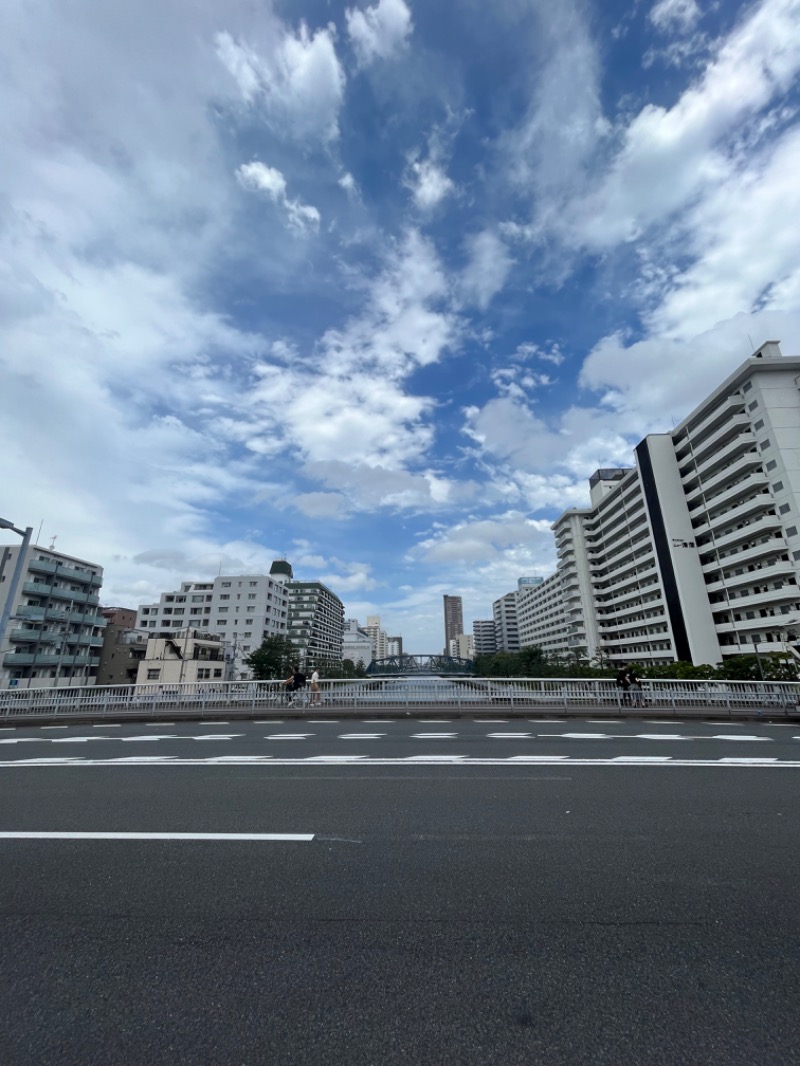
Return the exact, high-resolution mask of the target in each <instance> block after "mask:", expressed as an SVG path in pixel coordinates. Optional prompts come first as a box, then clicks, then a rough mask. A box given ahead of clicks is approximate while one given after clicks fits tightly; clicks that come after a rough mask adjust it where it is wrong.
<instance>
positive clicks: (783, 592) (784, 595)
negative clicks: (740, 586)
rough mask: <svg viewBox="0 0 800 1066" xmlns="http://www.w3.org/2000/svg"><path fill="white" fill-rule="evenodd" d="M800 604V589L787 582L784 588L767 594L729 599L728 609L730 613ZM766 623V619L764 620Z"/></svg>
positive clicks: (754, 594)
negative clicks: (770, 606) (777, 605)
mask: <svg viewBox="0 0 800 1066" xmlns="http://www.w3.org/2000/svg"><path fill="white" fill-rule="evenodd" d="M795 602H800V588H798V587H797V585H796V584H795V583H794V582H793V581H792V582H787V584H785V585H784V586H783V588H779V589H767V591H766V592H753V593H751V594H750V595H749V596H736V597H733V596H731V597H729V598H728V604H727V609H728V610H730V611H740V612H741V611H758V610H760V609H761V608H762V607H765V606H767V605H768V604H770V605H771V604H775V603H795ZM761 621H762V622H764V623H766V619H764V618H762V619H761Z"/></svg>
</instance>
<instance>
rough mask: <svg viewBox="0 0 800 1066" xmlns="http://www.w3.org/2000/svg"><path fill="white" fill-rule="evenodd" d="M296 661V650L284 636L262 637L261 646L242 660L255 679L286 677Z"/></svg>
mask: <svg viewBox="0 0 800 1066" xmlns="http://www.w3.org/2000/svg"><path fill="white" fill-rule="evenodd" d="M296 661H297V650H296V648H295V646H294V644H292V642H291V641H290V640H289V638H288V637H284V636H272V637H264V639H263V641H262V642H261V647H259V648H256V650H255V651H254V652H252V653H251V654H250V655H248V656H247V658H246V659H245V660H244V663H245V666H249V667H250V669H251V670H252V671H253V676H254V677H255V679H256V681H271V680H272V679H273V678H280V679H281V680H282V679H283V678H285V677H288V676H289V674H290V673H291V672H292V667H293V666H294V665H295V663H296Z"/></svg>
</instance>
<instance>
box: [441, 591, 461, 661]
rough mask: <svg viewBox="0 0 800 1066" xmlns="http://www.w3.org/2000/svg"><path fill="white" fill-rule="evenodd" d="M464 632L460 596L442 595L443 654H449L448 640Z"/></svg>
mask: <svg viewBox="0 0 800 1066" xmlns="http://www.w3.org/2000/svg"><path fill="white" fill-rule="evenodd" d="M463 632H464V618H463V614H462V609H461V597H460V596H445V597H444V654H445V655H449V654H450V641H451V640H454V639H455V638H456V637H457V636H458V635H459V633H463Z"/></svg>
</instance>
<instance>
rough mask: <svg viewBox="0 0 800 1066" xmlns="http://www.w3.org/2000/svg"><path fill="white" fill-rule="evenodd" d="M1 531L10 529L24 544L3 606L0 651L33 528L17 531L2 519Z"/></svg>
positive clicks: (0, 624)
mask: <svg viewBox="0 0 800 1066" xmlns="http://www.w3.org/2000/svg"><path fill="white" fill-rule="evenodd" d="M0 529H9V530H11V532H12V533H16V534H17V535H18V536H20V537H22V544H21V545H20V549H19V555H18V556H17V564H16V566H15V567H14V573H13V574H12V575H11V583H10V585H9V586H8V591H7V593H6V602H5V604H4V605H3V613H2V615H0V651H2V648H3V642H4V640H5V636H6V626H7V625H8V620H9V618H10V617H11V611H12V609H13V607H14V600H15V598H16V595H17V588H18V586H19V579H20V577H21V576H22V571H23V570H24V569H25V558H26V556H27V554H28V546H29V545H30V542H31V537H32V536H33V526H27V527H26V528H25V529H17V527H16V526H15V525H14V523H13V522H9V521H8V519H7V518H0Z"/></svg>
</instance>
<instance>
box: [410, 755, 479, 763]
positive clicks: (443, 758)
mask: <svg viewBox="0 0 800 1066" xmlns="http://www.w3.org/2000/svg"><path fill="white" fill-rule="evenodd" d="M466 758H467V756H466V755H409V756H408V758H406V759H403V762H427V763H437V762H463V761H464V760H465V759H466Z"/></svg>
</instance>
